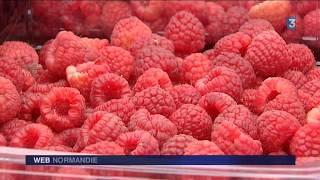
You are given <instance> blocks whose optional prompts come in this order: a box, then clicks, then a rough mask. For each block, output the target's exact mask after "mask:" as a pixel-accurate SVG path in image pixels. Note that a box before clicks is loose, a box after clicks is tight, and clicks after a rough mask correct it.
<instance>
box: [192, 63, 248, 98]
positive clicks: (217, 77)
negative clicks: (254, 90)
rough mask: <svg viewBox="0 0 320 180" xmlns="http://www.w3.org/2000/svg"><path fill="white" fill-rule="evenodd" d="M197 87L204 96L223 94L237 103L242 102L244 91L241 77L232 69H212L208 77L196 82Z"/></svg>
mask: <svg viewBox="0 0 320 180" xmlns="http://www.w3.org/2000/svg"><path fill="white" fill-rule="evenodd" d="M195 87H196V88H197V89H198V91H199V92H200V93H201V94H202V95H204V94H206V93H209V92H222V93H225V94H228V95H230V96H231V97H232V98H233V99H235V100H236V101H239V100H240V97H241V94H242V91H243V89H242V82H241V79H240V77H239V76H238V75H237V74H236V73H235V72H234V71H233V70H232V69H229V68H226V67H223V66H217V67H215V68H214V69H212V70H211V71H210V72H209V74H208V75H207V76H205V77H204V78H202V79H199V80H198V81H197V82H196V84H195Z"/></svg>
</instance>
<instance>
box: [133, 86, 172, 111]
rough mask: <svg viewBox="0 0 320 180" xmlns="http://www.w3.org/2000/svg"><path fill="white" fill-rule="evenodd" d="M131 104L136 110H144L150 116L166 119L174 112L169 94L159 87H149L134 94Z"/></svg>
mask: <svg viewBox="0 0 320 180" xmlns="http://www.w3.org/2000/svg"><path fill="white" fill-rule="evenodd" d="M132 102H133V103H134V104H135V105H136V107H137V109H140V108H145V109H147V110H148V111H149V112H150V113H151V114H161V115H164V116H166V117H169V116H170V115H171V114H172V113H173V112H174V111H175V110H176V105H175V103H174V100H173V98H172V97H171V95H170V93H169V92H168V91H166V90H164V89H162V88H160V87H150V88H147V89H144V90H142V91H140V92H138V93H136V94H135V95H134V96H133V97H132Z"/></svg>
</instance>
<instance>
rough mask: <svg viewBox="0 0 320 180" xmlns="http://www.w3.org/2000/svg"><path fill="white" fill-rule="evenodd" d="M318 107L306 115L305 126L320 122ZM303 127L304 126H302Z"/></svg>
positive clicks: (319, 109)
mask: <svg viewBox="0 0 320 180" xmlns="http://www.w3.org/2000/svg"><path fill="white" fill-rule="evenodd" d="M319 115H320V106H317V107H314V108H312V109H311V110H310V111H309V112H308V113H307V117H306V123H305V124H311V123H319V122H320V116H319ZM302 125H304V124H302Z"/></svg>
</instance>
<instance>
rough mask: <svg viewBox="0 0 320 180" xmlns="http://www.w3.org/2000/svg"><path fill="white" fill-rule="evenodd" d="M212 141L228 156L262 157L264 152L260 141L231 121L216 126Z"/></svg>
mask: <svg viewBox="0 0 320 180" xmlns="http://www.w3.org/2000/svg"><path fill="white" fill-rule="evenodd" d="M211 139H212V141H213V142H214V143H215V144H216V145H218V147H219V148H220V149H221V150H222V151H223V152H224V153H225V154H226V155H261V154H262V151H263V150H262V146H261V143H260V141H258V140H254V139H252V138H251V137H250V136H249V135H247V134H245V133H244V132H243V131H242V130H241V129H240V128H239V127H237V126H236V125H234V124H233V123H232V122H229V121H223V122H221V123H220V124H218V125H214V126H213V130H212V134H211Z"/></svg>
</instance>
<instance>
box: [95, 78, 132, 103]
mask: <svg viewBox="0 0 320 180" xmlns="http://www.w3.org/2000/svg"><path fill="white" fill-rule="evenodd" d="M130 96H131V90H130V86H129V84H128V82H127V80H126V79H124V78H123V77H121V76H119V75H116V74H113V73H105V74H103V75H100V76H99V77H97V78H95V79H94V80H93V82H92V86H91V92H90V100H91V105H92V106H93V107H97V106H99V105H101V104H103V103H105V102H107V101H109V100H111V99H120V98H127V97H130Z"/></svg>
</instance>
